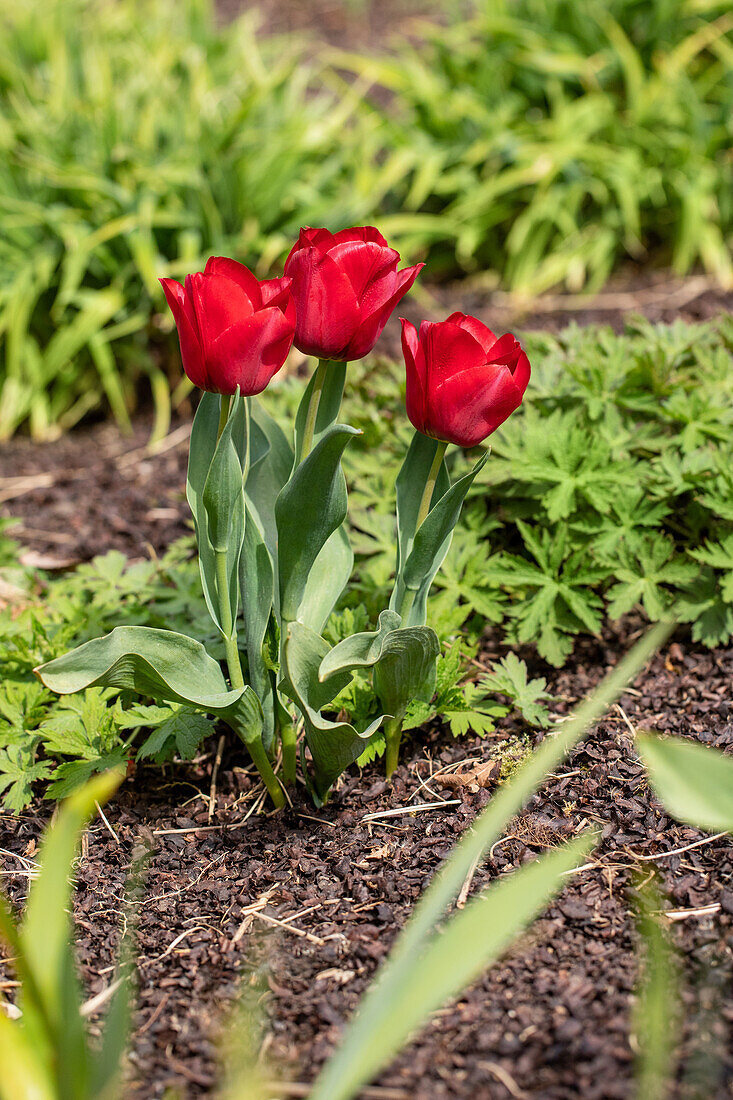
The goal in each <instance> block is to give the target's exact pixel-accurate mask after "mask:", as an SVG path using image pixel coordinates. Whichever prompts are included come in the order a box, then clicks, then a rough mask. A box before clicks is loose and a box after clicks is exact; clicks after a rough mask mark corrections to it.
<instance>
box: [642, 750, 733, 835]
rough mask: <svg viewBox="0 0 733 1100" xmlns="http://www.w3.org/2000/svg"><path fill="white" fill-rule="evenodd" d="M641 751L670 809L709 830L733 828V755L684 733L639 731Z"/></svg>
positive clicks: (681, 819) (658, 791)
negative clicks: (669, 734)
mask: <svg viewBox="0 0 733 1100" xmlns="http://www.w3.org/2000/svg"><path fill="white" fill-rule="evenodd" d="M637 746H638V749H639V754H640V756H641V758H642V760H643V761H644V765H645V766H646V768H647V771H648V772H649V778H650V779H651V782H652V786H653V788H654V791H655V793H656V795H657V797H658V798H659V800H660V802H662V803H663V805H664V807H665V809H666V810H667V811H668V813H670V814H672V815H673V816H674V817H676V818H679V820H680V821H685V822H686V823H687V824H688V825H694V826H695V827H696V828H697V829H707V830H708V831H709V832H733V759H731V757H730V756H726V755H725V753H722V752H721V751H720V750H719V749H714V748H708V747H707V746H706V745H698V744H695V742H693V741H685V740H683V739H682V738H680V737H655V736H653V735H651V734H639V736H638V737H637Z"/></svg>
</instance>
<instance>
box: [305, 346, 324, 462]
mask: <svg viewBox="0 0 733 1100" xmlns="http://www.w3.org/2000/svg"><path fill="white" fill-rule="evenodd" d="M327 370H328V359H319V360H318V366H317V368H316V373H315V376H314V378H313V392H312V393H311V396H310V401H309V402H308V412H307V413H306V417H305V427H304V428H303V442H302V443H301V446H300V461H301V462H302V461H303V459H304V458H307V457H308V455H309V454H310V453H311V450H312V448H313V437H314V435H315V434H316V419H317V417H318V406H319V405H320V403H321V394H322V393H323V386H324V384H325V382H326V372H327Z"/></svg>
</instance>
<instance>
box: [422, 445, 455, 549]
mask: <svg viewBox="0 0 733 1100" xmlns="http://www.w3.org/2000/svg"><path fill="white" fill-rule="evenodd" d="M447 446H448V444H447V443H444V442H443V440H442V439H439V440H437V442H436V447H435V454H434V456H433V461H432V465H431V467H430V473H429V474H428V480H427V481H426V482H425V488H424V489H423V494H422V500H421V501H420V510H419V511H418V513H417V524H416V525H415V531H417V530H418V529H419V528H420V527H422V525H423V523H424V522H425V520H426V519H427V515H428V512H429V511H430V505H431V504H432V501H433V493H434V492H435V482H436V481H437V480H438V474H439V473H440V467H441V464H442V462H443V457H444V455H445V449H446V447H447Z"/></svg>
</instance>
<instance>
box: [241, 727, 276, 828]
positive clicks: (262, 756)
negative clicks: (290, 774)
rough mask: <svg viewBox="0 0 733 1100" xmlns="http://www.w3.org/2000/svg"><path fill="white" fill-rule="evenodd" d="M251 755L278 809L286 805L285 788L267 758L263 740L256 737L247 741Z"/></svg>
mask: <svg viewBox="0 0 733 1100" xmlns="http://www.w3.org/2000/svg"><path fill="white" fill-rule="evenodd" d="M245 744H246V746H247V750H248V752H249V755H250V756H251V757H252V760H253V762H254V765H255V767H256V768H257V771H258V772H259V773H260V776H261V778H262V782H263V783H264V784H265V786H266V787H267V793H268V794H269V796H270V798H271V799H272V801H273V804H274V806H275V808H276V809H278V810H281V809H282V807H283V806H284V805H285V795H284V794H283V789H282V787H281V786H280V783H279V781H278V778H277V776H276V775H275V773H274V771H273V770H272V764H271V763H270V761H269V760H268V758H267V753H266V752H265V749H264V746H263V744H262V741H260V739H259V738H256V739H255V740H254V741H245Z"/></svg>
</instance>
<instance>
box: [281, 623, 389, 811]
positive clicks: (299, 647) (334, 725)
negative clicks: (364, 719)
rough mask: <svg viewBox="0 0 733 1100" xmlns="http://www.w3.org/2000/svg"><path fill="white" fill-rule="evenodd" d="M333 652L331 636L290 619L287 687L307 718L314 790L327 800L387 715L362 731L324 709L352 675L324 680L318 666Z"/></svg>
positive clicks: (285, 658)
mask: <svg viewBox="0 0 733 1100" xmlns="http://www.w3.org/2000/svg"><path fill="white" fill-rule="evenodd" d="M327 653H328V642H326V641H325V640H324V639H323V638H321V637H320V636H319V635H318V634H316V633H314V631H312V630H310V629H309V628H308V627H307V626H304V625H303V624H302V623H297V622H292V623H289V624H288V628H287V637H286V639H285V645H284V647H283V674H284V679H283V682H282V684H281V687H282V689H283V691H284V692H286V694H288V695H289V696H290V698H291V699H292V700H293V702H294V703H296V704H297V705H298V707H299V708H300V711H301V714H302V715H303V721H304V724H305V738H306V741H307V744H308V748H309V749H310V752H311V756H312V758H313V771H314V777H313V783H312V793H313V795H314V797H315V798H316V801H317V802H319V803H322V802H323V801H325V799H326V797H327V796H328V792H329V790H330V788H331V786H332V785H333V784H334V783H335V781H336V780H337V779H338V777H339V776H340V775H341V773H342V772H343V771H345V769H346V768H348V767H349V765H350V764H353V763H354V761H355V760H356V759H357V758H358V757H359V756H360V755H361V753H362V752H363V750H364V745H365V743H366V742H367V741H368V740H369V738H370V737H371V736H372V734H373V733H375V732H376V731H377V729H379V726H380V725H381V723H382V722H383V720H384V717H385V716H384V715H380V717H379V718H377V719H375V720H374V721H373V722H372V723H371V724H370V725H369V727H368V728H367V729H366V730H364V731H363V733H360V732H359V731H358V730H356V729H355V728H354V727H353V726H352V725H351V724H350V723H349V722H333V721H330V720H329V719H328V718H324V717H323V715H322V714H321V710H322V709H323V708H324V707H326V706H327V705H328V704H329V703H330V702H331V701H332V699H334V698H335V696H336V695H337V694H338V693H339V691H341V690H342V689H343V688H344V687H346V685H347V684H348V683H349V681H350V680H351V675H350V674H349V673H347V672H342V673H337V674H336V675H334V676H331V677H329V679H328V680H327V681H326V682H325V683H322V682H321V681H320V680H319V678H318V670H319V668H320V667H321V662H322V661H323V658H324V657H325V656H326V654H327Z"/></svg>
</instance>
